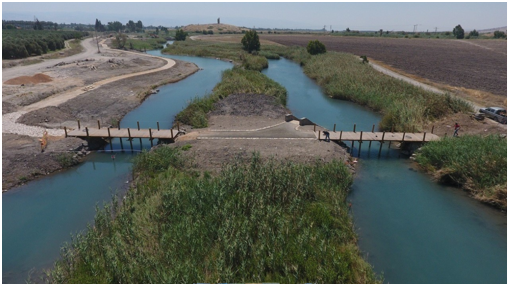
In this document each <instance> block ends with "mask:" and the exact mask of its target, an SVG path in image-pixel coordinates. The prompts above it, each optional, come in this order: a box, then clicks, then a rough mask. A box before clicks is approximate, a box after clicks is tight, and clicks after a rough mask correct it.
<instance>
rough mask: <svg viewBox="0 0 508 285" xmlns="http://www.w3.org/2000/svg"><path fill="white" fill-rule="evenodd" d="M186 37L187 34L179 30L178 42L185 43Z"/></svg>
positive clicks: (176, 37)
mask: <svg viewBox="0 0 508 285" xmlns="http://www.w3.org/2000/svg"><path fill="white" fill-rule="evenodd" d="M186 37H187V33H186V32H184V31H183V30H182V29H179V30H177V31H176V35H175V40H176V41H185V38H186Z"/></svg>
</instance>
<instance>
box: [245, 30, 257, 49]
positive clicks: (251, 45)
mask: <svg viewBox="0 0 508 285" xmlns="http://www.w3.org/2000/svg"><path fill="white" fill-rule="evenodd" d="M242 45H243V49H244V50H246V51H247V52H249V53H251V52H253V51H259V50H260V49H261V44H260V43H259V36H258V33H257V32H256V31H254V30H250V31H247V32H246V33H245V35H244V36H243V38H242Z"/></svg>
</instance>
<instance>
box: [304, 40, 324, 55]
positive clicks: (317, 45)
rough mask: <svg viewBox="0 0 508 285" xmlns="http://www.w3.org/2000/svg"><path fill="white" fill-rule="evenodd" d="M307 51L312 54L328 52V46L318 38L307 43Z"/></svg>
mask: <svg viewBox="0 0 508 285" xmlns="http://www.w3.org/2000/svg"><path fill="white" fill-rule="evenodd" d="M307 52H308V53H310V54H311V55H316V54H321V53H326V47H325V45H324V44H323V43H322V42H320V41H318V40H315V41H310V42H309V44H307Z"/></svg>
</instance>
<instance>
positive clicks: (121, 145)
mask: <svg viewBox="0 0 508 285" xmlns="http://www.w3.org/2000/svg"><path fill="white" fill-rule="evenodd" d="M120 147H121V148H122V152H124V150H123V141H122V138H120Z"/></svg>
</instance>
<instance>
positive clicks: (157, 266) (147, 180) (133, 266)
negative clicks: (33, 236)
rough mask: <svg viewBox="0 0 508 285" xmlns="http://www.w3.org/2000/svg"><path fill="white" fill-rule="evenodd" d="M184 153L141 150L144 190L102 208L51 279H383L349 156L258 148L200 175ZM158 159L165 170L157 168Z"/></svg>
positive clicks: (138, 165) (64, 254)
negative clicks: (282, 157)
mask: <svg viewBox="0 0 508 285" xmlns="http://www.w3.org/2000/svg"><path fill="white" fill-rule="evenodd" d="M168 149H170V150H168ZM160 152H163V154H160ZM160 157H166V158H168V161H166V162H161V161H160ZM177 157H178V151H177V150H174V149H171V148H169V147H160V148H158V149H156V150H155V151H153V152H151V153H142V154H141V155H140V156H139V158H138V159H137V162H136V164H135V169H137V170H140V171H141V173H140V176H139V179H138V181H137V183H136V185H137V186H136V188H134V189H132V190H131V191H130V192H129V194H128V196H127V198H126V199H124V201H123V203H122V205H121V206H115V205H117V204H114V205H113V206H108V207H106V208H104V209H103V210H100V211H98V213H97V216H96V220H95V226H93V227H89V229H88V232H87V233H86V234H83V235H80V236H77V237H76V238H75V239H74V240H73V243H72V245H69V246H67V247H66V248H64V249H63V251H62V259H61V260H59V261H58V262H57V263H56V265H55V268H54V269H53V270H52V271H51V272H50V273H49V274H48V278H49V281H51V282H55V283H203V282H204V283H248V282H256V283H260V282H280V283H373V282H379V280H378V279H376V277H375V276H374V273H373V271H372V268H371V267H370V266H369V265H368V264H367V263H366V262H365V261H364V260H363V259H362V258H361V257H360V252H359V250H358V248H357V245H356V243H357V236H356V235H355V233H354V231H353V224H352V221H351V217H350V216H349V215H348V206H347V201H346V197H347V192H348V189H349V187H350V185H351V183H352V178H351V175H350V173H349V171H348V169H347V167H346V166H345V165H344V164H343V163H339V162H332V163H327V164H323V163H316V164H314V165H302V164H293V163H287V162H286V163H282V162H274V161H265V162H261V160H260V158H259V157H258V156H257V155H253V157H252V160H251V162H250V163H247V164H240V163H232V164H230V165H228V166H225V167H224V168H223V171H222V172H221V174H220V175H219V176H218V177H210V176H205V177H196V176H195V175H188V174H186V173H185V172H183V171H181V170H180V169H179V163H178V159H176V158H177ZM152 160H156V161H158V162H157V163H156V164H157V167H155V168H150V169H148V168H147V167H146V166H150V165H151V163H150V161H152ZM175 161H176V164H175V165H176V167H174V166H173V164H174V163H175ZM113 216H114V218H113Z"/></svg>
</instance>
